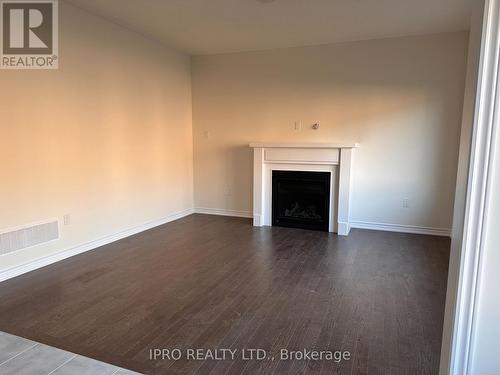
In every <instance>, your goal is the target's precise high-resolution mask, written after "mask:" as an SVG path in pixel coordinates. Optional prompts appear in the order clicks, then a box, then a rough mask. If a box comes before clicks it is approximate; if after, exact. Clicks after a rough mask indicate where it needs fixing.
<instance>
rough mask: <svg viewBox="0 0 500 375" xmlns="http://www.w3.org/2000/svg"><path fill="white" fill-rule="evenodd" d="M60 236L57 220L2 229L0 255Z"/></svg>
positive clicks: (0, 233)
mask: <svg viewBox="0 0 500 375" xmlns="http://www.w3.org/2000/svg"><path fill="white" fill-rule="evenodd" d="M58 238H59V223H58V221H57V220H55V221H49V222H44V223H37V224H33V225H30V226H23V227H20V228H16V229H10V230H7V231H1V230H0V255H3V254H8V253H11V252H13V251H16V250H21V249H25V248H27V247H31V246H35V245H40V244H42V243H45V242H49V241H52V240H57V239H58Z"/></svg>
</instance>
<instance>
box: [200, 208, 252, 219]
mask: <svg viewBox="0 0 500 375" xmlns="http://www.w3.org/2000/svg"><path fill="white" fill-rule="evenodd" d="M194 212H195V213H197V214H207V215H220V216H234V217H246V218H253V212H251V211H238V210H227V209H224V208H205V207H196V208H195V209H194Z"/></svg>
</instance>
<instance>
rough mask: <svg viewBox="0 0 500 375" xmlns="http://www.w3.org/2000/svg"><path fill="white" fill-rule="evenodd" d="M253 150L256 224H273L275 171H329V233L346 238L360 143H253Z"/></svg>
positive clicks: (254, 219)
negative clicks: (353, 163)
mask: <svg viewBox="0 0 500 375" xmlns="http://www.w3.org/2000/svg"><path fill="white" fill-rule="evenodd" d="M250 147H251V148H253V149H254V175H253V176H254V177H253V181H254V183H253V202H254V204H253V224H254V226H259V227H260V226H270V225H271V223H272V217H271V215H272V214H271V211H272V200H271V199H272V198H271V197H272V191H271V190H272V171H273V170H293V171H317V172H330V173H331V178H330V181H331V182H330V183H331V186H330V192H331V197H330V220H329V222H330V225H329V231H330V232H337V233H338V234H339V235H341V236H347V235H348V234H349V231H350V229H351V225H350V207H349V206H350V196H351V174H352V173H351V169H352V159H353V152H354V149H356V148H357V147H359V144H358V143H347V142H346V143H261V142H255V143H250Z"/></svg>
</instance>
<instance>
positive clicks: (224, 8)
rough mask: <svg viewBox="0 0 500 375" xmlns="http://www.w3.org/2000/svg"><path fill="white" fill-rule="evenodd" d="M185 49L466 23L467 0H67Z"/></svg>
mask: <svg viewBox="0 0 500 375" xmlns="http://www.w3.org/2000/svg"><path fill="white" fill-rule="evenodd" d="M66 2H69V3H72V4H74V5H77V6H79V7H80V8H84V9H87V10H89V11H91V12H93V13H96V14H99V15H101V16H103V17H105V18H108V19H111V20H113V21H114V22H116V23H118V24H120V25H122V26H125V27H128V28H129V29H132V30H135V31H138V32H140V33H142V34H146V35H148V36H150V37H153V38H155V39H157V40H159V41H161V42H163V43H165V44H168V45H170V46H173V47H175V48H178V49H181V50H183V51H185V52H187V53H190V54H194V55H198V54H215V53H225V52H236V51H250V50H262V49H271V48H285V47H296V46H306V45H315V44H324V43H334V42H344V41H353V40H364V39H373V38H385V37H395V36H404V35H416V34H429V33H439V32H448V31H459V30H468V29H469V21H470V14H471V7H472V2H473V0H66Z"/></svg>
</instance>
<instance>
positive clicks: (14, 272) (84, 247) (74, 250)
mask: <svg viewBox="0 0 500 375" xmlns="http://www.w3.org/2000/svg"><path fill="white" fill-rule="evenodd" d="M192 213H193V209H192V208H188V209H186V210H183V211H180V212H176V213H173V214H171V215H168V216H165V217H163V218H161V219H157V220H153V221H150V222H147V223H145V224H141V225H138V226H136V227H133V228H129V229H126V230H124V231H120V232H118V233H115V234H112V235H109V236H105V237H102V238H100V239H97V240H94V241H90V242H87V243H84V244H81V245H78V246H75V247H71V248H69V249H66V250H62V251H59V252H56V253H53V254H49V255H47V256H44V257H41V258H38V259H35V260H32V261H29V262H27V263H24V264H21V265H18V266H14V267H10V268H7V269H5V270H1V271H0V282H2V281H5V280H8V279H11V278H13V277H16V276H19V275H22V274H24V273H27V272H30V271H33V270H36V269H38V268H42V267H45V266H48V265H50V264H52V263H56V262H59V261H61V260H64V259H67V258H70V257H72V256H74V255H78V254H81V253H84V252H87V251H90V250H94V249H96V248H98V247H101V246H104V245H107V244H109V243H111V242H115V241H118V240H121V239H123V238H125V237H129V236H132V235H134V234H137V233H140V232H143V231H145V230H148V229H151V228H154V227H157V226H159V225H163V224H166V223H169V222H171V221H174V220H177V219H181V218H183V217H185V216H188V215H191V214H192Z"/></svg>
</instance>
